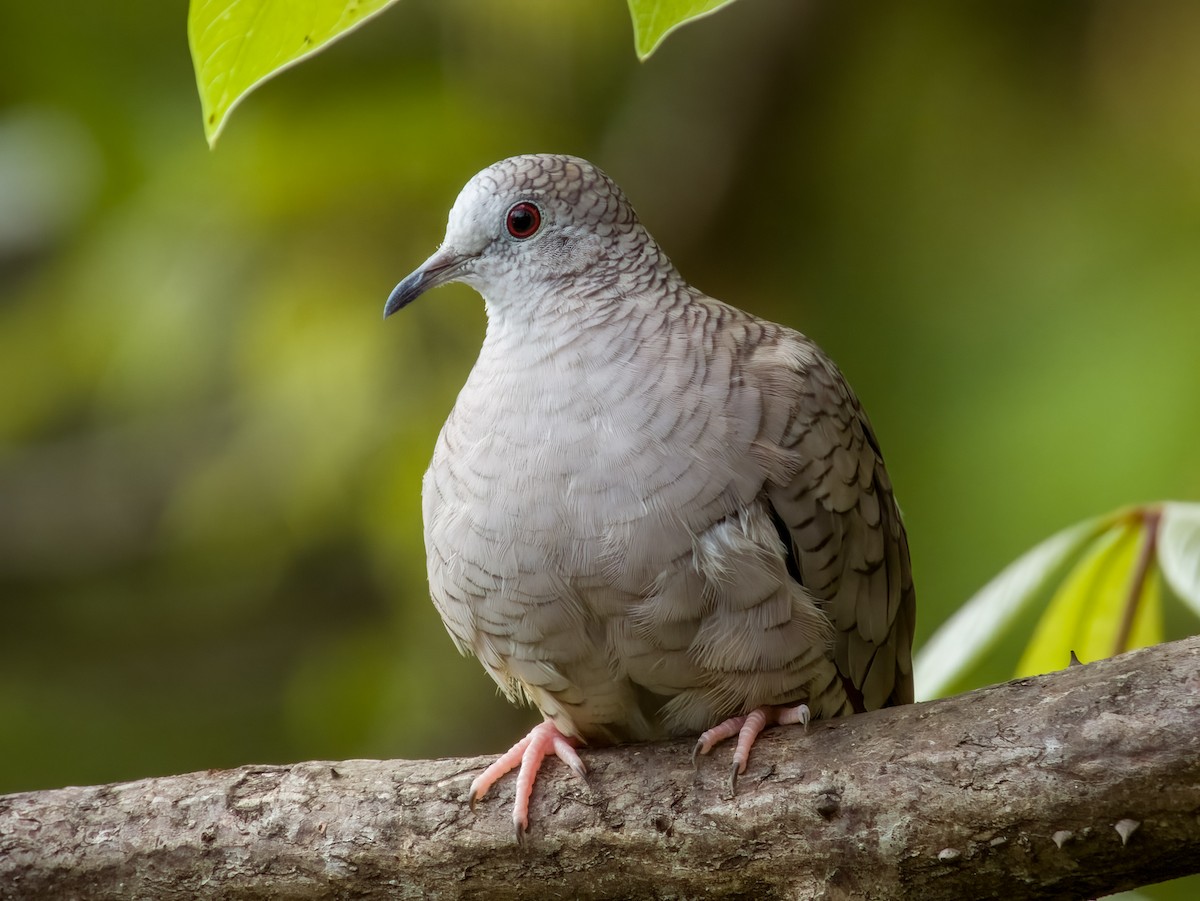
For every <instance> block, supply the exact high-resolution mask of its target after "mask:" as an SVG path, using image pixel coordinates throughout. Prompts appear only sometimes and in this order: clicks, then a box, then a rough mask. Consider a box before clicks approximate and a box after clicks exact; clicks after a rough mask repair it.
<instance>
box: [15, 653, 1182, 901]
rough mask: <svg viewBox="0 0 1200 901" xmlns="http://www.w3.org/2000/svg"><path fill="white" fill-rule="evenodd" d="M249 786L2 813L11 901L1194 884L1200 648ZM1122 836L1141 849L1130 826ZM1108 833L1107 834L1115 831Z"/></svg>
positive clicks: (63, 794)
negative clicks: (519, 812) (890, 702)
mask: <svg viewBox="0 0 1200 901" xmlns="http://www.w3.org/2000/svg"><path fill="white" fill-rule="evenodd" d="M690 751H691V747H690V744H689V743H688V742H673V743H666V744H656V745H632V746H628V747H624V748H615V749H610V750H601V751H594V752H587V753H585V759H586V761H587V763H588V765H589V767H590V768H591V776H590V788H586V787H584V786H582V785H581V784H580V783H579V782H577V781H576V780H575V779H574V778H573V777H571V776H570V774H569V773H567V772H566V770H565V768H564V767H562V766H561V765H559V764H557V762H556V761H550V762H549V763H548V764H547V767H546V771H545V773H544V774H543V776H542V777H541V779H540V780H539V782H538V786H537V790H536V791H535V798H534V805H533V826H532V831H531V834H530V836H529V838H528V840H527V841H526V844H525V846H524V847H519V846H518V845H517V844H516V843H515V841H514V839H513V827H512V823H511V820H510V819H509V813H510V805H511V798H512V781H511V779H510V780H506V781H505V782H504V783H503V786H502V788H501V789H500V790H499V792H498V794H497V796H495V797H492V796H489V797H488V798H487V799H486V800H485V801H484V802H482V805H481V807H480V809H479V810H477V811H476V813H474V814H473V813H471V812H470V811H469V810H468V808H467V805H466V804H465V803H464V801H463V797H464V795H465V794H466V790H467V785H468V784H469V782H470V780H471V777H472V776H473V774H475V773H476V772H477V771H478V770H479V769H480V768H481V767H482V766H483V765H484V764H485V763H486V762H487V761H485V760H484V759H460V760H435V761H363V760H352V761H345V762H340V763H320V762H314V763H298V764H293V765H288V766H246V767H240V768H238V769H235V770H226V771H210V772H204V773H193V774H190V775H186V776H174V777H169V778H162V779H146V780H142V781H140V782H131V783H127V784H121V785H106V786H99V787H91V788H63V789H56V790H53V791H43V792H29V793H25V794H17V795H9V796H6V797H2V798H0V897H2V898H40V897H72V898H122V899H124V898H156V899H171V898H244V899H249V898H317V897H331V896H344V897H355V898H370V899H374V898H457V897H466V898H489V899H504V898H516V897H522V898H541V897H556V898H557V897H576V898H684V897H705V898H756V899H770V898H823V899H835V898H881V899H882V898H888V899H893V898H896V899H905V898H919V899H922V901H936V899H940V898H953V899H963V898H984V897H1002V898H1007V899H1023V898H1088V897H1095V896H1097V895H1101V894H1105V893H1108V892H1112V891H1116V890H1120V889H1123V888H1128V887H1132V886H1135V885H1140V884H1146V883H1150V882H1155V881H1159V880H1162V879H1167V878H1171V877H1175V876H1180V875H1184V874H1187V873H1192V872H1197V871H1200V816H1198V815H1200V638H1192V639H1188V640H1185V641H1180V642H1175V643H1173V644H1169V645H1162V646H1159V647H1156V648H1151V649H1147V650H1144V651H1135V652H1133V653H1129V654H1125V655H1122V656H1121V657H1117V658H1114V659H1112V660H1107V661H1101V662H1098V663H1094V664H1091V665H1088V666H1079V667H1071V668H1070V669H1067V670H1064V671H1061V672H1058V673H1053V674H1050V675H1048V676H1043V677H1039V678H1032V679H1020V680H1016V681H1013V682H1009V683H1006V684H1003V685H997V686H993V687H991V688H986V689H983V690H980V691H975V692H971V693H969V694H965V695H960V696H958V697H954V698H947V699H944V700H939V701H933V702H929V703H924V704H916V705H912V706H908V707H901V708H893V709H890V710H884V711H878V712H875V713H870V714H865V715H863V716H856V717H852V718H850V719H847V720H841V721H835V722H827V723H815V724H813V726H812V727H811V728H810V729H809V730H808V733H807V734H805V733H804V732H803V731H802V730H800V729H799V728H789V729H784V730H773V731H771V732H769V733H767V734H766V735H764V737H763V738H762V739H761V740H760V742H759V744H758V745H756V746H755V750H754V754H753V756H752V758H751V765H750V768H749V770H748V771H747V773H746V774H745V776H743V777H742V779H741V780H740V781H739V783H738V790H737V795H736V796H735V797H733V798H730V797H729V791H728V785H729V771H728V761H729V753H730V752H729V749H728V748H725V749H719V750H718V751H717V752H715V754H714V757H715V759H704V760H702V761H701V764H700V766H699V769H698V770H693V769H692V766H691V763H690V761H689V754H690ZM1131 830H1132V831H1131ZM1122 833H1124V834H1122Z"/></svg>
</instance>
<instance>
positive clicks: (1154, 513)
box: [1113, 507, 1162, 655]
mask: <svg viewBox="0 0 1200 901" xmlns="http://www.w3.org/2000/svg"><path fill="white" fill-rule="evenodd" d="M1141 518H1142V526H1143V527H1144V528H1145V530H1146V538H1145V540H1144V541H1143V542H1142V547H1141V550H1140V551H1139V552H1138V558H1137V566H1135V567H1134V570H1133V577H1132V578H1131V579H1130V580H1129V592H1128V594H1127V595H1126V596H1125V610H1124V612H1123V613H1122V615H1121V627H1120V628H1119V629H1118V630H1117V639H1116V641H1115V642H1114V645H1113V654H1114V655H1116V654H1122V653H1124V652H1125V651H1126V650H1128V644H1129V635H1130V633H1131V632H1132V631H1133V620H1134V617H1135V616H1137V609H1138V601H1140V600H1141V598H1142V589H1143V588H1145V586H1146V576H1147V575H1148V574H1149V572H1150V564H1151V562H1152V561H1153V560H1154V550H1155V547H1157V545H1158V528H1159V525H1160V524H1161V522H1162V508H1161V507H1150V508H1148V509H1146V510H1144V511H1142V514H1141Z"/></svg>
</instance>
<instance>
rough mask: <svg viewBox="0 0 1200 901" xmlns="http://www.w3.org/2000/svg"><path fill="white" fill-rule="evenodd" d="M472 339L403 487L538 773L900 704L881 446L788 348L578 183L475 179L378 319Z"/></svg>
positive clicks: (446, 611)
mask: <svg viewBox="0 0 1200 901" xmlns="http://www.w3.org/2000/svg"><path fill="white" fill-rule="evenodd" d="M449 282H461V283H465V284H466V285H469V286H470V287H472V288H474V289H475V290H476V291H477V292H478V293H479V294H480V295H482V297H483V301H484V307H485V310H486V314H487V329H486V333H485V337H484V340H483V345H482V347H481V349H480V352H479V356H478V358H477V360H476V362H475V364H474V366H473V367H472V369H471V371H470V374H469V375H468V377H467V379H466V383H465V384H464V386H463V387H462V389H461V391H460V393H459V395H458V398H457V400H456V401H455V404H454V407H453V409H452V410H451V412H450V413H449V415H448V417H447V419H446V422H445V424H444V426H443V427H442V430H441V433H440V434H439V436H438V438H437V442H436V445H435V448H434V451H433V458H432V461H431V463H430V465H429V468H428V470H427V471H426V473H425V476H424V479H423V482H422V516H423V519H424V537H425V549H426V557H427V565H428V566H427V568H428V578H429V591H430V595H431V597H432V600H433V603H434V605H435V606H436V608H437V610H438V612H439V613H440V615H441V618H442V621H443V622H444V624H445V626H446V629H447V631H448V632H449V633H450V636H451V638H452V639H453V642H454V644H455V645H456V646H457V648H458V650H459V651H460V652H462V653H466V654H471V655H474V656H475V657H477V658H478V660H479V661H480V663H481V664H482V665H483V667H484V669H485V670H486V671H487V673H488V674H489V675H490V676H491V677H492V679H493V680H495V682H496V683H497V684H498V685H499V687H500V689H501V690H502V691H503V693H504V694H505V695H506V696H507V697H508V698H509V699H510V700H512V701H513V702H520V701H525V702H528V703H530V704H532V705H533V706H534V707H536V708H537V710H538V711H539V712H540V713H541V715H542V717H543V720H542V722H541V723H539V724H538V725H537V726H535V727H534V728H533V729H532V731H530V733H529V734H528V735H526V736H525V737H524V738H523V739H521V740H520V741H519V742H518V743H517V744H516V745H514V746H513V748H512V749H511V750H509V751H508V752H507V753H505V754H503V755H501V756H500V757H499V758H498V759H497V760H496V761H495V762H494V763H492V764H491V765H490V766H489V767H487V769H486V770H484V772H483V773H481V774H480V775H479V776H478V777H477V778H476V779H475V780H474V781H473V783H472V784H471V787H470V790H469V800H470V802H471V806H472V807H474V806H475V802H476V801H477V800H479V799H480V798H482V797H483V796H484V795H485V794H486V793H487V792H488V791H489V789H490V788H491V787H492V786H493V785H495V784H496V782H497V781H499V780H500V779H501V778H502V777H503V776H504V775H505V774H507V773H508V772H510V771H511V770H514V769H516V770H518V774H517V783H516V791H515V800H514V804H513V811H512V819H513V825H514V826H515V829H516V835H517V839H518V841H522V840H523V839H524V836H525V835H526V833H527V831H528V828H529V804H530V797H531V794H532V791H533V786H534V783H535V780H536V777H537V774H538V772H539V769H540V767H541V765H542V763H543V761H544V759H545V758H546V757H547V756H555V757H557V758H559V759H560V760H561V761H563V762H564V763H565V764H566V765H567V766H568V767H569V768H570V769H571V770H572V771H573V772H574V773H575V774H576V775H577V776H578V777H580V778H584V777H585V773H586V767H585V765H584V763H583V760H582V758H581V757H580V755H579V753H578V749H579V748H581V747H583V746H585V745H586V746H603V745H610V744H618V743H624V742H633V741H655V740H662V739H667V738H673V737H681V736H688V737H691V736H697V741H696V744H695V750H694V752H693V760H695V757H696V754H697V753H699V754H707V753H709V752H710V751H711V750H712V749H713V748H714V747H715V746H716V745H718V744H719V743H721V742H723V741H725V740H726V739H731V738H734V737H736V738H737V741H736V743H735V747H734V751H733V764H732V773H731V783H734V782H736V779H737V776H738V774H739V773H743V772H744V771H745V769H746V766H747V762H748V759H749V755H750V751H751V748H752V746H753V744H754V742H755V739H756V738H757V736H758V735H759V733H760V732H761V731H762V730H763V729H764V728H766V727H767V726H769V725H773V724H779V725H784V724H800V723H803V724H805V725H807V723H808V721H809V719H810V718H831V717H838V716H844V715H849V714H852V713H856V712H862V711H867V710H873V709H876V708H880V707H884V706H888V705H893V704H904V703H910V702H912V700H913V680H912V638H913V628H914V622H915V604H916V600H915V592H914V588H913V579H912V568H911V563H910V557H909V547H908V538H907V534H906V531H905V528H904V525H903V523H902V521H901V515H900V510H899V508H898V506H897V503H896V500H895V497H894V494H893V490H892V484H891V480H890V478H889V476H888V473H887V470H886V468H885V466H884V461H883V456H882V453H881V451H880V448H879V442H878V441H877V439H876V436H875V432H874V430H873V429H872V427H871V424H870V422H869V421H868V419H867V415H866V413H865V412H864V411H863V408H862V406H861V404H860V403H859V400H858V398H857V397H856V395H855V394H854V392H853V391H852V390H851V388H850V386H849V384H848V383H847V381H846V379H845V378H844V377H843V375H842V373H841V372H840V371H839V369H838V368H837V366H836V365H835V364H834V363H833V361H832V360H831V359H830V358H829V357H828V356H827V355H826V354H825V353H824V352H823V351H822V350H821V349H820V348H819V347H818V346H817V345H816V344H815V343H814V342H813V341H812V340H811V339H809V338H808V337H806V336H805V335H804V334H802V333H800V332H799V331H795V330H793V329H791V328H788V327H786V326H784V325H780V324H777V323H774V322H770V321H768V320H765V319H761V318H759V317H757V316H754V315H752V314H750V313H747V312H744V311H743V310H741V309H740V308H738V307H735V306H731V305H729V304H726V303H723V302H721V301H718V300H716V299H714V298H711V297H709V296H707V295H705V294H704V293H702V292H701V291H699V290H698V289H696V288H694V287H692V286H691V285H690V284H688V282H687V281H685V280H684V278H683V276H682V275H681V274H680V273H679V271H678V270H677V269H676V268H675V266H674V265H673V264H672V263H671V261H670V260H669V258H668V257H667V255H666V254H665V253H664V252H663V250H662V249H661V248H660V246H659V245H658V243H657V242H656V241H655V240H654V238H653V237H651V235H650V233H649V232H648V231H647V230H646V228H645V227H644V226H643V225H642V223H641V221H640V220H639V219H638V217H637V215H636V213H635V212H634V209H633V206H632V205H631V204H630V202H629V200H628V199H627V198H626V196H625V194H624V192H623V191H622V190H621V188H620V187H619V186H618V185H617V184H616V182H615V181H613V179H611V178H610V177H609V176H608V175H607V174H605V173H604V172H603V171H602V170H601V169H600V168H599V167H597V166H595V165H594V164H592V163H590V162H588V161H587V160H584V159H581V158H578V157H574V156H567V155H560V154H526V155H521V156H514V157H511V158H508V159H505V160H501V161H500V162H498V163H495V164H494V165H491V166H488V167H487V168H485V169H483V170H482V171H480V172H479V173H477V174H476V175H475V176H474V177H472V178H471V179H470V180H469V181H468V182H467V184H466V186H465V187H464V188H463V189H462V191H461V193H460V194H459V195H458V198H457V200H455V202H454V204H453V205H452V207H451V209H450V213H449V218H448V221H447V225H446V231H445V237H444V239H443V241H442V243H441V244H440V245H439V246H438V248H437V250H436V251H435V252H434V253H433V255H432V256H430V257H429V258H428V259H427V260H426V261H425V262H424V263H422V264H421V265H420V266H419V267H418V268H417V269H416V270H415V271H413V272H412V273H411V274H410V275H409V276H407V277H406V278H404V279H403V280H402V281H401V282H400V283H399V284H398V285H397V286H396V288H395V289H394V290H393V291H392V293H391V295H390V296H389V297H388V300H387V303H386V305H385V308H384V317H385V319H386V318H387V317H388V316H391V315H392V314H394V313H396V312H397V311H398V310H400V309H402V308H404V307H405V306H407V305H408V304H409V303H411V302H412V301H413V300H415V299H416V298H417V297H419V296H421V295H422V294H424V293H426V292H427V291H429V290H430V289H432V288H435V287H437V286H439V285H443V284H446V283H449Z"/></svg>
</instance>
